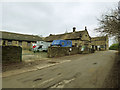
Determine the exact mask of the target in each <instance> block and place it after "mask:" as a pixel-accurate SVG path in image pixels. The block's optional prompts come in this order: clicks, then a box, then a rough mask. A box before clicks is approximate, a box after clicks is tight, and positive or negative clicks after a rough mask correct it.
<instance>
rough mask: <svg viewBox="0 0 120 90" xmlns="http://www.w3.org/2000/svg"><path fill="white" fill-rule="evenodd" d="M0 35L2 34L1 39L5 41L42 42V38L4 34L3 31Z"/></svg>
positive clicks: (10, 33)
mask: <svg viewBox="0 0 120 90" xmlns="http://www.w3.org/2000/svg"><path fill="white" fill-rule="evenodd" d="M0 33H2V39H7V40H18V41H41V40H42V38H41V37H39V36H37V35H27V34H19V33H12V32H5V31H0ZM0 38H1V37H0Z"/></svg>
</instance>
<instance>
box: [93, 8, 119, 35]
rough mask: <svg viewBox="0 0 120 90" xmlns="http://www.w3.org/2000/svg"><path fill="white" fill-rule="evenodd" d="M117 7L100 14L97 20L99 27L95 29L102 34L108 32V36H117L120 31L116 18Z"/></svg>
mask: <svg viewBox="0 0 120 90" xmlns="http://www.w3.org/2000/svg"><path fill="white" fill-rule="evenodd" d="M117 17H118V11H117V9H115V10H111V12H110V13H109V14H103V15H101V19H98V21H99V27H98V28H96V29H95V31H97V32H101V33H102V34H108V35H109V36H117V37H118V36H119V32H120V21H119V20H118V19H117Z"/></svg>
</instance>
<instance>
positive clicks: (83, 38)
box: [44, 27, 91, 47]
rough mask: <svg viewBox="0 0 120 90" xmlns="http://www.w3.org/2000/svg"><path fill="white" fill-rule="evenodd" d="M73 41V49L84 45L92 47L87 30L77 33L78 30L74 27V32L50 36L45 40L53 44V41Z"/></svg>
mask: <svg viewBox="0 0 120 90" xmlns="http://www.w3.org/2000/svg"><path fill="white" fill-rule="evenodd" d="M60 39H61V40H72V46H73V47H81V46H82V45H87V46H90V41H91V38H90V36H89V34H88V31H87V28H85V30H82V31H76V28H75V27H73V32H70V33H64V34H58V35H51V34H50V35H49V36H48V37H46V38H45V39H44V40H45V41H46V42H52V41H53V40H60Z"/></svg>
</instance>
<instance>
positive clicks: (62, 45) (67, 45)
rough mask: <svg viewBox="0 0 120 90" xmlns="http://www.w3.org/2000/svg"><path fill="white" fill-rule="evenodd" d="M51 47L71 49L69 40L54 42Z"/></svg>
mask: <svg viewBox="0 0 120 90" xmlns="http://www.w3.org/2000/svg"><path fill="white" fill-rule="evenodd" d="M52 46H60V47H72V41H71V40H54V41H53V42H52Z"/></svg>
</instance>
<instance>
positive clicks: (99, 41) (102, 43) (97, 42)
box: [91, 35, 109, 50]
mask: <svg viewBox="0 0 120 90" xmlns="http://www.w3.org/2000/svg"><path fill="white" fill-rule="evenodd" d="M91 46H92V48H94V49H95V50H100V49H101V50H108V49H109V40H108V36H107V35H106V36H102V37H92V38H91Z"/></svg>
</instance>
